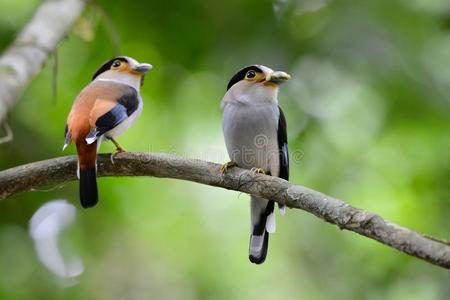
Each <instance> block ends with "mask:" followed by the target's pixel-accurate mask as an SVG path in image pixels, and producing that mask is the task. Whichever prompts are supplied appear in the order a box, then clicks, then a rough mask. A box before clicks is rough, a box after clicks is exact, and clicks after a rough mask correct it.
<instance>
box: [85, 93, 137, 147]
mask: <svg viewBox="0 0 450 300" xmlns="http://www.w3.org/2000/svg"><path fill="white" fill-rule="evenodd" d="M138 106H139V98H138V94H137V91H136V90H135V89H134V88H131V87H130V91H129V92H128V93H126V94H124V95H123V96H122V97H120V98H119V99H118V100H117V105H116V106H114V107H113V109H111V110H110V111H108V112H107V113H106V114H104V115H103V116H101V117H100V118H98V119H97V121H96V122H95V126H96V127H95V128H93V129H92V130H91V131H90V132H89V134H88V136H87V137H86V139H91V138H96V137H99V136H101V135H102V134H105V132H108V131H110V130H111V129H113V128H114V127H116V126H117V125H119V124H120V123H122V122H123V121H125V120H126V119H127V118H128V117H129V116H130V115H131V114H132V113H134V112H135V111H136V110H137V108H138Z"/></svg>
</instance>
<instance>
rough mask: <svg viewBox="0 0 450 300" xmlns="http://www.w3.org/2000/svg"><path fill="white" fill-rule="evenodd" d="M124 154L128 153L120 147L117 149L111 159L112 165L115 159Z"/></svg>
mask: <svg viewBox="0 0 450 300" xmlns="http://www.w3.org/2000/svg"><path fill="white" fill-rule="evenodd" d="M123 152H127V151H126V150H125V149H123V148H122V147H120V146H119V147H117V149H116V152H114V153H111V157H110V159H111V163H112V164H114V157H116V155H117V154H119V153H123Z"/></svg>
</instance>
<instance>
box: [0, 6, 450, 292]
mask: <svg viewBox="0 0 450 300" xmlns="http://www.w3.org/2000/svg"><path fill="white" fill-rule="evenodd" d="M38 4H39V1H37V0H14V1H13V0H2V1H1V2H0V49H4V48H5V47H7V45H8V44H9V43H10V42H11V41H12V39H13V38H14V36H15V34H16V33H17V32H18V31H19V30H20V29H21V27H22V26H23V25H24V24H25V23H26V21H27V20H28V19H29V18H30V17H31V16H32V13H33V11H34V10H35V8H36V7H37V5H38ZM105 12H106V14H105ZM449 16H450V4H449V2H448V1H446V0H413V1H408V0H395V1H392V0H378V1H357V0H353V1H352V0H345V1H332V0H328V1H327V0H305V1H300V0H278V1H275V2H271V1H268V0H264V1H261V0H258V1H256V0H255V1H250V0H246V1H242V0H230V1H226V2H212V1H209V0H191V1H174V0H166V1H145V2H143V1H122V0H119V1H107V0H100V1H98V2H96V4H95V5H91V6H90V7H89V8H88V10H87V11H86V12H85V14H84V15H83V16H82V18H81V19H80V20H79V21H78V22H77V24H76V26H75V27H74V29H73V30H72V32H71V33H70V35H69V36H68V38H67V39H66V40H65V41H64V42H63V43H62V44H61V46H60V47H59V48H58V57H59V64H58V82H57V87H58V88H57V97H56V98H54V97H53V91H52V84H51V83H52V78H53V77H52V76H53V72H52V70H53V66H52V65H53V62H49V63H48V65H47V66H46V67H45V68H44V70H43V72H42V73H41V74H40V75H39V76H38V77H37V78H36V79H35V80H34V81H33V83H32V84H31V86H30V87H29V88H28V89H27V91H26V92H25V93H24V95H23V96H22V99H21V101H20V102H19V105H18V106H17V107H16V108H15V110H14V111H13V112H12V113H11V115H10V120H9V123H10V125H11V127H12V128H13V130H14V140H13V142H11V143H9V144H4V145H0V168H1V169H5V168H8V167H12V166H16V165H19V164H24V163H28V162H32V161H36V160H42V159H47V158H52V157H55V156H60V155H63V153H61V147H62V144H63V130H64V124H65V119H66V116H67V113H68V111H69V109H70V106H71V103H72V101H73V99H74V97H75V96H76V95H77V93H78V92H79V90H80V89H81V88H82V87H83V86H84V85H86V84H87V83H88V82H89V80H90V76H91V75H92V74H93V73H94V71H95V70H96V68H97V67H98V66H99V65H100V64H101V63H103V62H104V61H105V60H107V59H109V58H110V57H112V56H114V55H115V54H117V53H118V52H120V53H123V54H126V55H129V56H133V57H135V58H136V59H138V60H139V61H143V62H150V63H152V64H153V65H154V70H153V71H152V72H151V73H150V74H149V75H148V76H147V78H146V81H145V85H144V87H143V89H142V94H143V98H144V101H145V106H144V111H143V115H142V117H141V118H140V119H139V120H138V122H137V123H136V124H135V125H134V127H132V129H130V130H129V131H128V132H127V133H126V134H125V135H124V136H122V137H121V138H119V141H120V142H121V143H122V144H123V145H124V147H125V148H126V149H127V150H129V151H159V152H171V153H177V154H179V155H186V156H188V157H198V158H201V159H208V160H213V161H216V162H224V161H226V160H227V158H228V157H227V155H226V151H225V146H224V142H223V138H222V132H221V124H220V122H221V111H220V108H219V103H220V100H221V98H222V96H223V94H224V92H225V88H226V84H227V82H228V80H229V78H230V77H231V76H232V75H233V74H234V72H235V71H236V70H237V69H239V68H241V67H243V66H245V65H248V64H253V63H261V64H265V65H267V66H270V67H272V68H274V69H279V70H284V71H288V72H290V73H291V74H292V75H293V80H292V81H290V82H289V83H287V84H286V85H284V86H283V87H282V88H281V91H280V102H281V105H282V107H283V108H284V110H285V112H286V116H287V121H288V130H289V142H290V149H291V151H292V152H296V153H297V155H296V156H295V158H294V159H293V162H292V168H291V173H292V177H291V178H292V181H293V182H295V183H299V184H302V185H306V186H308V187H311V188H314V189H316V190H320V191H322V192H324V193H328V194H331V195H333V196H336V197H339V198H341V199H345V200H346V201H348V202H349V203H350V204H352V205H354V206H357V207H361V208H364V209H367V210H371V211H374V212H376V213H379V214H381V215H382V216H384V217H385V218H387V219H388V220H391V221H393V222H395V223H398V224H401V225H404V226H407V227H410V228H412V229H415V230H418V231H420V232H424V233H428V234H430V235H432V236H437V237H441V238H446V239H450V218H449V212H450V185H449V182H450V151H449V149H450V134H449V132H450V122H449V120H450V17H449ZM109 23H111V24H113V26H114V27H115V31H114V30H113V28H112V27H111V25H108V24H109ZM117 37H120V45H119V44H118V43H117V41H116V39H117ZM119 47H120V48H121V49H118V48H119ZM0 80H1V79H0ZM113 149H114V148H113V146H112V145H110V144H108V143H106V144H104V145H102V148H101V151H102V152H110V151H112V150H113ZM66 151H67V150H66ZM67 152H68V153H75V150H74V147H73V146H72V147H70V148H69V149H68V151H67ZM299 153H301V155H298V154H299ZM65 154H67V153H65ZM99 187H100V205H99V206H98V207H96V208H95V209H90V210H81V209H79V210H78V214H77V219H76V222H75V224H74V226H72V227H71V228H70V229H69V230H68V231H67V232H66V233H65V235H64V236H63V238H62V240H61V241H60V242H61V243H60V244H61V246H62V248H63V252H64V253H66V254H67V253H69V254H70V253H78V254H79V255H80V256H81V258H82V260H83V263H84V265H85V271H84V273H83V274H82V275H81V276H80V277H78V278H77V279H76V280H75V281H73V282H71V283H70V284H68V283H67V282H66V281H64V280H61V279H59V278H57V277H56V276H55V275H53V274H52V273H50V272H49V271H47V270H46V269H45V268H44V267H43V266H42V265H41V264H40V263H39V260H38V259H37V257H36V255H35V253H34V248H33V244H32V241H31V239H30V237H29V236H28V233H27V232H28V222H29V219H30V218H31V216H32V215H33V213H34V212H35V210H36V209H37V208H38V207H39V206H41V205H42V204H44V203H45V202H47V201H49V200H52V199H61V198H63V199H68V200H69V201H70V202H72V203H73V204H75V205H76V206H77V207H79V204H78V196H77V189H78V188H77V183H71V184H67V185H64V186H61V187H57V188H53V189H49V190H45V191H44V190H42V191H36V192H30V193H23V194H19V195H16V196H15V197H12V198H11V199H8V200H6V201H2V202H0V299H81V298H84V299H150V298H157V299H260V300H261V299H331V298H332V299H408V300H411V299H420V300H423V299H449V298H450V284H449V281H450V277H449V273H448V271H445V270H442V269H439V268H437V267H434V266H432V265H429V264H427V263H424V262H422V261H419V260H417V259H414V258H411V257H408V256H406V255H404V254H402V253H398V252H396V251H394V250H391V249H389V248H387V247H385V246H382V245H380V244H378V243H376V242H374V241H371V240H368V239H366V238H363V237H360V236H358V235H355V234H353V233H349V232H341V231H339V230H338V229H337V228H335V227H332V226H330V225H328V224H326V223H324V222H322V221H320V220H318V219H316V218H315V217H312V216H310V215H307V214H306V213H304V212H301V211H288V212H287V215H286V216H285V217H283V218H280V217H278V224H277V225H278V231H277V233H276V234H274V235H272V237H271V245H270V251H269V257H268V259H267V261H266V263H265V264H264V265H262V266H255V265H252V264H250V263H249V262H248V259H247V247H248V228H249V224H248V223H249V217H248V200H247V199H248V196H246V195H239V194H237V193H233V192H230V191H225V190H220V189H217V188H212V187H207V186H200V185H196V184H194V183H187V182H181V181H175V180H161V179H154V178H107V179H105V178H102V179H99Z"/></svg>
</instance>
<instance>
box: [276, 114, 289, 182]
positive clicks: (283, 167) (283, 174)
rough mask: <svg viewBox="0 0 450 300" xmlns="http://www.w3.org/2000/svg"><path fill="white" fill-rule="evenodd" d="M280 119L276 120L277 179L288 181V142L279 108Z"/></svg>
mask: <svg viewBox="0 0 450 300" xmlns="http://www.w3.org/2000/svg"><path fill="white" fill-rule="evenodd" d="M278 109H279V110H280V117H279V119H278V149H279V152H280V173H279V177H280V178H283V179H286V180H289V152H288V142H287V125H286V118H285V117H284V113H283V111H282V110H281V107H278Z"/></svg>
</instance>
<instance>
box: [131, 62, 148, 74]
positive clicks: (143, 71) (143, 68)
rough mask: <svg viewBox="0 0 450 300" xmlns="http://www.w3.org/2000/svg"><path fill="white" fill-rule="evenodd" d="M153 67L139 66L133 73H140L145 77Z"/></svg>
mask: <svg viewBox="0 0 450 300" xmlns="http://www.w3.org/2000/svg"><path fill="white" fill-rule="evenodd" d="M152 68H153V67H152V65H151V64H138V65H136V66H135V67H134V68H133V71H135V72H138V73H139V74H142V75H144V74H145V73H147V72H148V71H150V70H151V69H152Z"/></svg>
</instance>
